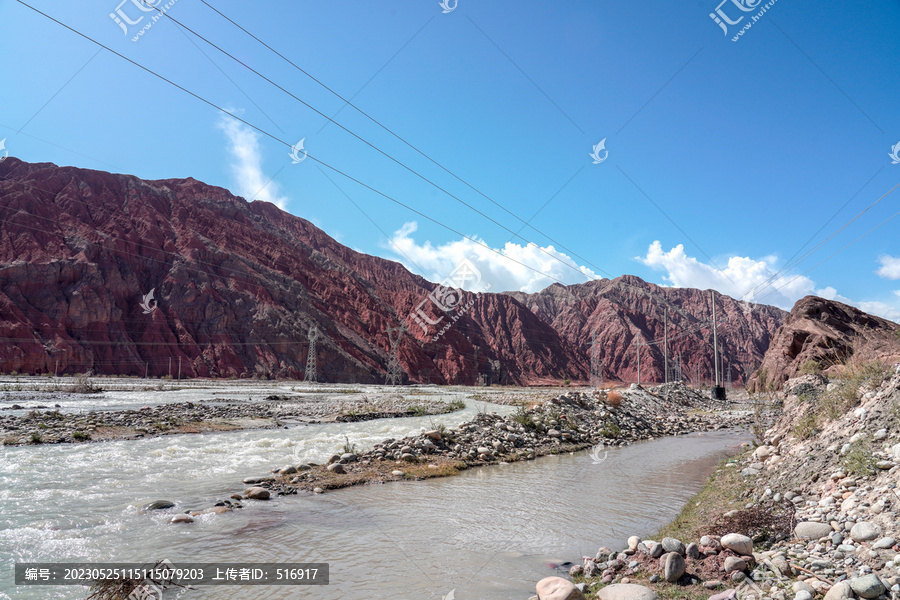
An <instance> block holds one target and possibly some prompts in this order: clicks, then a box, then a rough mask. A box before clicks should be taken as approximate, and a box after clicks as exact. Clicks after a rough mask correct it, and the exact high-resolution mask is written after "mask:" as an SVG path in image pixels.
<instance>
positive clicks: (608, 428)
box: [600, 419, 622, 439]
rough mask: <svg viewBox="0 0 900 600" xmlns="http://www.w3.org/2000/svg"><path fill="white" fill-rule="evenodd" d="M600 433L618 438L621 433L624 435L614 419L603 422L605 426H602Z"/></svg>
mask: <svg viewBox="0 0 900 600" xmlns="http://www.w3.org/2000/svg"><path fill="white" fill-rule="evenodd" d="M600 435H602V436H603V437H605V438H613V439H616V438H618V437H619V436H620V435H622V429H621V428H620V427H619V425H618V424H617V423H616V422H615V421H613V420H612V419H607V420H606V421H605V422H604V423H603V427H602V428H600Z"/></svg>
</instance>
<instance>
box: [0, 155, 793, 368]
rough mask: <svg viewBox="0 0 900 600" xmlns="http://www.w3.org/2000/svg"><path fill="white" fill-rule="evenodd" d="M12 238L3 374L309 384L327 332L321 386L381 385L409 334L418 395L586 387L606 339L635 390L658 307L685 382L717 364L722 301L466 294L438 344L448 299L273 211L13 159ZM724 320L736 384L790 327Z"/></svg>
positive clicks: (604, 286) (590, 290) (584, 292)
mask: <svg viewBox="0 0 900 600" xmlns="http://www.w3.org/2000/svg"><path fill="white" fill-rule="evenodd" d="M0 223H2V229H0V371H2V372H7V373H9V372H13V371H16V372H20V373H53V372H54V371H58V372H59V373H60V374H63V373H77V372H85V371H88V370H93V371H94V372H95V373H106V374H127V375H144V373H145V372H147V373H149V374H150V375H151V376H163V375H167V374H169V373H170V372H171V373H172V375H173V376H177V371H178V367H179V364H180V368H181V373H182V375H183V376H185V377H195V376H196V377H262V376H265V377H291V378H298V377H302V376H303V373H304V369H305V365H306V361H307V354H308V342H307V333H308V331H309V328H310V326H311V325H313V324H315V325H316V326H317V327H318V329H319V331H320V337H319V339H318V340H317V343H316V350H317V367H318V374H319V379H320V380H322V381H332V382H335V381H341V382H380V381H384V374H385V371H386V369H387V366H388V362H389V358H390V348H391V342H390V339H389V337H388V335H387V334H386V333H385V331H386V329H388V328H391V327H398V326H400V325H401V324H403V325H405V326H406V327H407V329H408V333H407V334H406V335H403V336H402V337H401V338H400V341H399V343H398V357H399V362H400V366H401V368H402V370H403V371H404V380H405V381H416V382H428V381H431V382H434V383H459V384H474V383H476V382H477V381H478V378H479V375H480V374H482V375H483V376H484V377H485V378H486V379H487V380H488V381H494V382H504V383H538V382H551V381H553V382H557V383H558V382H559V381H560V380H561V379H564V378H569V379H572V380H575V381H583V380H586V379H587V378H588V376H589V373H590V354H589V349H588V344H589V341H590V332H591V331H592V330H593V329H594V328H595V327H597V328H599V331H600V333H599V339H600V343H601V345H602V348H603V353H602V355H603V357H604V363H605V366H604V370H605V376H606V377H607V378H624V379H631V378H633V377H634V376H635V375H636V364H635V361H634V360H633V357H634V351H633V348H632V347H631V346H629V344H630V343H631V341H632V339H633V337H634V336H635V335H636V334H637V333H638V332H639V333H641V334H642V335H643V336H644V339H651V338H656V337H659V336H661V335H662V328H663V325H662V320H661V319H662V312H661V309H660V308H658V306H657V303H656V302H655V300H654V298H664V299H665V301H666V302H668V303H669V304H670V305H671V306H672V308H670V319H671V321H670V322H671V323H672V328H671V329H670V332H671V334H672V335H673V337H674V336H678V335H679V334H682V333H683V334H684V335H682V337H674V339H673V343H672V351H673V352H672V355H673V356H674V355H675V354H676V353H677V352H681V353H682V355H683V357H684V364H685V370H684V373H685V376H686V377H687V378H690V376H691V374H692V373H693V368H694V367H695V366H697V365H699V366H700V367H701V369H703V370H707V371H708V369H709V364H710V362H711V361H710V360H709V356H710V355H711V344H710V342H709V339H710V335H711V334H709V333H708V328H707V329H702V326H703V323H704V322H708V321H709V315H708V306H707V305H708V302H709V297H710V296H709V293H702V292H700V291H697V290H687V289H667V288H659V287H657V286H654V285H652V284H649V283H645V282H643V281H641V280H640V279H638V278H636V277H622V278H618V279H616V280H613V281H609V280H602V281H595V282H591V283H587V284H583V285H573V286H567V287H563V286H551V287H550V288H548V289H546V290H544V291H542V292H540V293H538V294H520V293H510V294H478V295H475V294H471V293H468V292H461V293H460V294H458V297H456V298H452V302H447V304H448V305H453V306H456V307H457V309H456V310H455V311H453V312H451V313H443V312H440V311H439V310H438V309H436V308H434V302H431V301H429V302H427V303H426V306H425V307H424V312H425V314H426V315H427V316H428V318H429V319H430V320H437V319H438V318H441V319H442V320H441V321H440V322H439V323H437V324H436V325H433V326H428V327H429V328H428V330H427V331H425V330H424V329H423V328H422V327H420V326H419V325H418V324H416V322H415V321H414V320H413V319H411V318H410V317H409V315H410V314H411V312H412V311H414V310H415V309H416V308H417V307H418V306H419V305H420V303H421V302H422V301H423V300H425V299H427V298H428V297H429V294H430V293H432V292H433V291H435V289H436V288H437V287H438V286H436V285H435V284H433V283H430V282H428V281H426V280H425V279H423V278H421V277H419V276H417V275H414V274H412V273H410V272H409V271H407V270H406V269H405V268H404V267H403V266H402V265H400V264H399V263H396V262H392V261H389V260H384V259H381V258H377V257H373V256H368V255H365V254H361V253H358V252H355V251H353V250H351V249H349V248H347V247H345V246H342V245H341V244H338V243H337V242H336V241H334V240H333V239H332V238H330V237H329V236H327V235H326V234H325V233H324V232H322V231H321V230H319V229H318V228H316V227H315V226H313V225H312V224H311V223H309V222H308V221H306V220H304V219H301V218H298V217H295V216H293V215H290V214H288V213H285V212H283V211H281V210H279V209H278V208H277V207H275V206H274V205H272V204H269V203H266V202H246V201H245V200H244V199H242V198H238V197H235V196H233V195H232V194H230V193H229V192H228V191H227V190H224V189H222V188H218V187H215V186H210V185H206V184H204V183H201V182H199V181H196V180H194V179H167V180H157V181H144V180H141V179H139V178H137V177H133V176H129V175H115V174H110V173H104V172H99V171H91V170H85V169H77V168H71V167H57V166H55V165H52V164H47V163H37V164H29V163H25V162H22V161H20V160H17V159H15V158H11V157H10V158H8V159H7V160H5V161H3V162H2V163H0ZM151 290H152V291H153V297H152V298H150V297H148V296H147V295H148V294H149V293H150V292H151ZM457 301H458V303H457ZM716 305H717V308H718V310H719V311H720V312H719V314H720V315H722V317H727V318H729V319H730V320H729V323H728V324H726V325H725V326H724V327H723V332H722V333H723V344H724V346H723V347H724V353H725V360H726V362H727V364H729V365H733V369H734V370H735V371H734V377H735V379H740V378H741V373H744V372H746V369H747V368H748V365H753V366H755V364H756V363H758V361H759V360H760V359H761V357H762V353H763V352H764V351H765V348H766V347H767V345H768V340H769V336H770V335H771V333H772V332H773V331H774V330H775V329H776V328H777V327H778V326H779V325H780V323H781V320H782V319H783V311H780V310H779V309H775V308H772V307H767V306H761V305H754V309H753V310H752V311H751V312H750V313H749V316H748V314H746V313H745V312H744V311H743V310H742V308H743V307H741V306H740V305H739V304H738V303H736V302H735V301H734V300H732V299H730V298H728V297H725V296H720V295H716ZM464 308H466V310H463V309H464ZM453 318H456V319H457V320H456V321H453V320H452V319H453ZM445 325H450V327H449V328H448V329H447V331H446V332H445V333H444V334H443V335H442V336H441V337H440V338H439V339H436V340H435V339H434V337H435V334H436V333H438V331H439V328H442V327H443V326H445ZM694 329H696V331H695V330H694ZM660 356H661V353H660V351H659V349H658V348H656V347H645V348H644V349H643V351H642V355H641V360H642V365H641V366H642V376H643V378H644V379H645V380H653V379H656V380H658V379H661V374H662V368H661V361H660ZM170 365H171V366H170ZM738 365H740V368H738V367H737V366H738Z"/></svg>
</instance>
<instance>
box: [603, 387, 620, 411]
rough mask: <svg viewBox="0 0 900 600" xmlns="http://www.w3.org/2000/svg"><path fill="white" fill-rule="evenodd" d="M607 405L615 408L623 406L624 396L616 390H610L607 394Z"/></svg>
mask: <svg viewBox="0 0 900 600" xmlns="http://www.w3.org/2000/svg"><path fill="white" fill-rule="evenodd" d="M606 403H607V404H609V405H610V406H612V407H614V408H618V407H619V406H622V394H621V393H620V392H618V391H616V390H610V391H609V392H608V393H607V394H606Z"/></svg>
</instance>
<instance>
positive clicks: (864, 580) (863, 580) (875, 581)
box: [850, 573, 887, 598]
mask: <svg viewBox="0 0 900 600" xmlns="http://www.w3.org/2000/svg"><path fill="white" fill-rule="evenodd" d="M850 588H851V589H852V590H853V591H854V592H856V595H857V596H859V597H860V598H877V597H878V596H880V595H882V594H883V593H884V592H885V591H886V589H887V588H885V587H884V584H883V583H882V582H881V579H879V578H878V575H876V574H875V573H870V574H869V575H863V576H862V577H858V578H857V579H854V580H853V581H851V582H850Z"/></svg>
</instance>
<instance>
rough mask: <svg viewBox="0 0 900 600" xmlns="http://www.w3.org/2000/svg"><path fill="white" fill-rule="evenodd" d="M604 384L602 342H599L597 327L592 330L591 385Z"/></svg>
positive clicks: (593, 386) (594, 386)
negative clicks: (601, 355) (601, 354)
mask: <svg viewBox="0 0 900 600" xmlns="http://www.w3.org/2000/svg"><path fill="white" fill-rule="evenodd" d="M601 384H603V362H602V361H601V360H600V344H598V343H597V328H596V327H595V328H594V330H593V331H592V332H591V387H592V388H594V389H596V388H599V387H600V385H601Z"/></svg>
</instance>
